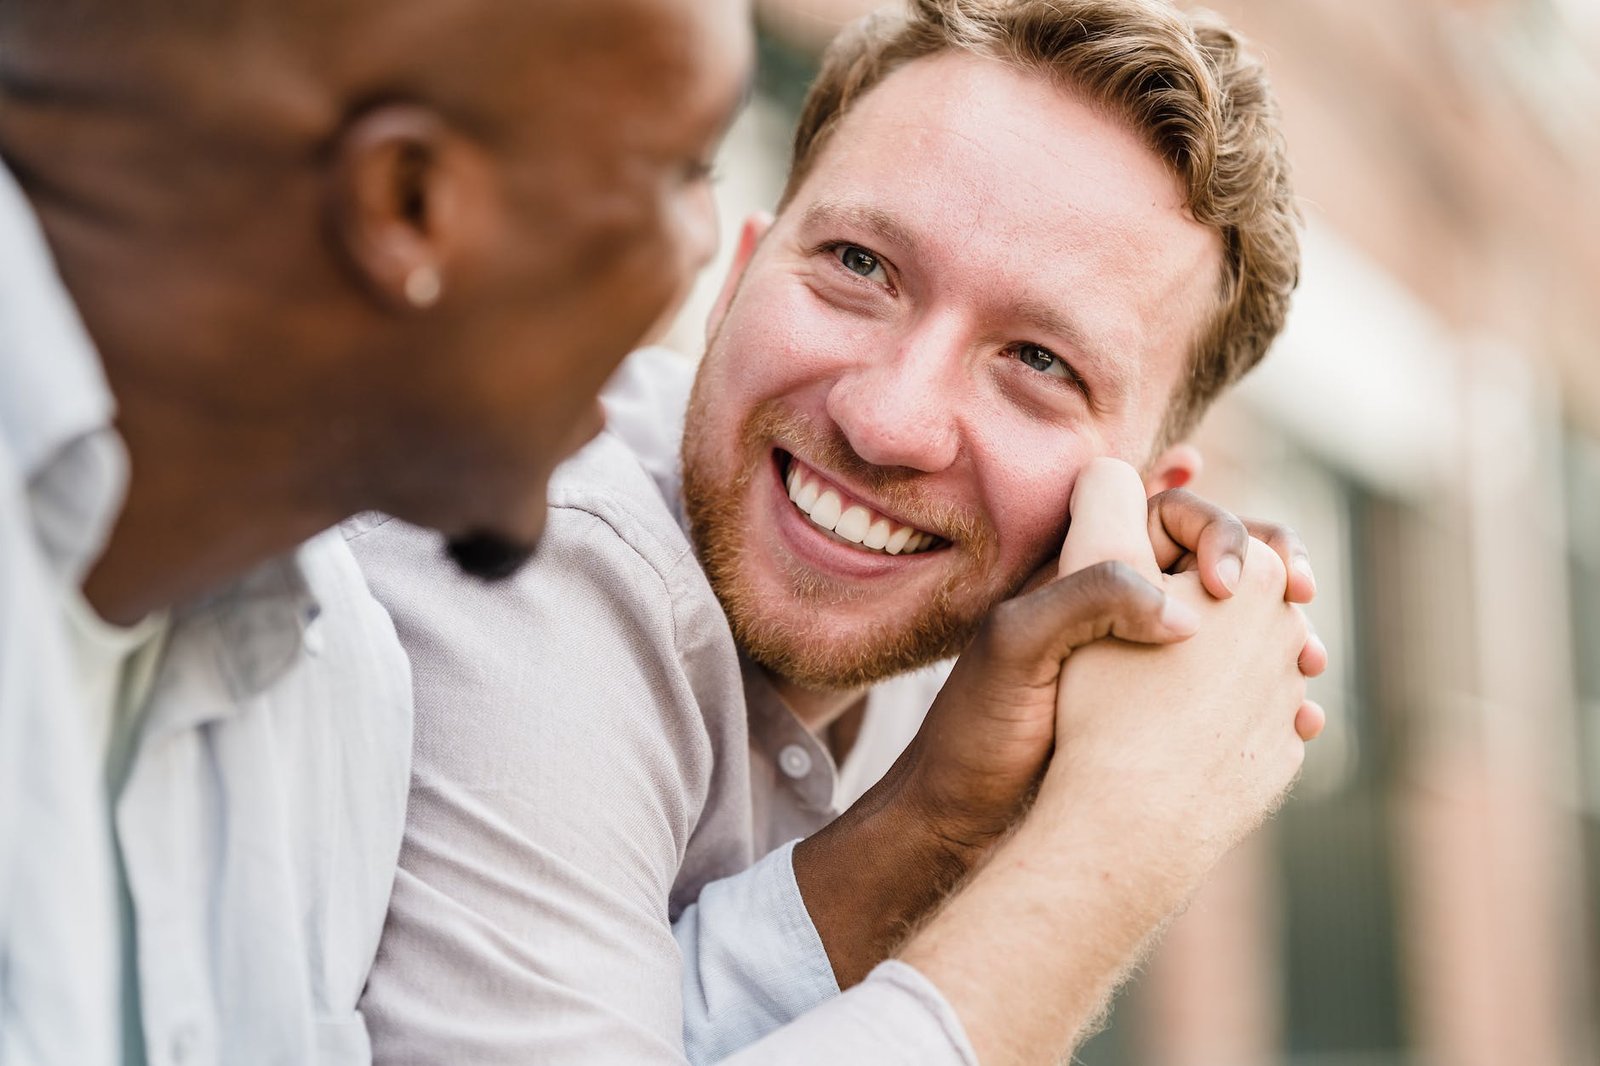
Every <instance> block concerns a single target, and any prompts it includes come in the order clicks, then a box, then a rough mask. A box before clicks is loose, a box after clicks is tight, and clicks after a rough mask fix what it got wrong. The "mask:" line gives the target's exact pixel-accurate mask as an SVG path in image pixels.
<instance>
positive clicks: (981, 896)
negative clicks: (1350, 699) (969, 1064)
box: [900, 782, 1203, 1064]
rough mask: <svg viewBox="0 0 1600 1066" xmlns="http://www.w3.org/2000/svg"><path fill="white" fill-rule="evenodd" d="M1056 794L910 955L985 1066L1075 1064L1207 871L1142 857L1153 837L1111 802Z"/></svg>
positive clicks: (1045, 798) (916, 941)
mask: <svg viewBox="0 0 1600 1066" xmlns="http://www.w3.org/2000/svg"><path fill="white" fill-rule="evenodd" d="M1051 788H1052V786H1051V783H1050V782H1047V783H1046V786H1045V789H1044V790H1043V792H1042V794H1041V799H1040V802H1039V803H1038V804H1036V805H1035V807H1034V809H1033V812H1032V813H1031V814H1030V815H1029V817H1028V819H1027V820H1026V822H1025V823H1024V824H1023V825H1021V826H1020V827H1018V829H1017V831H1016V832H1015V833H1014V834H1013V835H1012V836H1011V837H1009V838H1008V839H1007V840H1005V841H1004V842H1002V843H1001V844H1000V845H999V846H997V847H996V848H995V850H994V852H993V854H992V855H991V856H990V858H989V861H988V862H987V863H986V864H984V865H983V866H982V867H981V868H980V869H979V870H977V872H976V873H974V874H973V876H972V878H971V880H970V881H969V882H968V883H967V884H966V886H965V887H964V888H963V889H962V891H961V892H959V893H958V894H956V895H954V896H952V897H951V898H950V899H949V900H948V901H947V902H946V903H945V905H944V906H943V907H942V908H941V909H940V910H939V911H938V913H937V914H935V915H934V916H933V917H932V918H931V919H930V920H929V921H928V922H927V924H926V925H925V926H924V927H923V928H922V929H921V930H920V931H919V932H918V933H917V934H916V936H914V937H913V938H912V939H911V940H910V941H909V942H908V943H907V944H906V945H905V946H904V948H903V949H902V950H901V951H900V958H901V959H902V960H903V961H904V962H906V963H908V964H909V965H911V966H914V967H915V968H916V969H917V970H918V971H920V972H921V973H922V974H923V975H925V976H926V977H927V978H928V979H929V980H930V981H931V982H932V983H933V984H934V985H935V986H936V987H937V988H938V989H939V990H940V992H941V993H943V995H944V996H945V998H946V999H947V1000H948V1001H949V1003H950V1004H951V1006H952V1007H953V1008H954V1010H955V1012H956V1014H957V1015H958V1016H959V1017H960V1019H961V1021H962V1024H963V1025H964V1026H965V1028H966V1031H967V1035H968V1036H969V1038H970V1039H971V1041H972V1045H973V1047H974V1048H975V1049H976V1050H977V1054H978V1059H979V1061H981V1062H983V1063H985V1064H993V1063H1054V1062H1057V1061H1061V1060H1062V1059H1064V1058H1065V1056H1067V1055H1068V1054H1069V1053H1070V1052H1071V1051H1072V1050H1073V1049H1074V1048H1075V1046H1076V1045H1077V1043H1078V1042H1079V1041H1080V1040H1082V1039H1083V1038H1084V1037H1085V1036H1086V1035H1087V1034H1088V1033H1089V1032H1090V1031H1091V1029H1092V1027H1093V1025H1094V1023H1095V1022H1096V1021H1097V1019H1098V1018H1099V1017H1100V1016H1101V1014H1102V1012H1103V1011H1104V1010H1105V1007H1106V1005H1107V1004H1108V1003H1109V1001H1110V998H1111V995H1112V994H1113V992H1115V990H1116V988H1117V986H1118V985H1119V984H1120V983H1121V981H1122V980H1123V978H1124V977H1125V976H1126V974H1127V973H1128V972H1129V970H1130V969H1131V968H1132V967H1133V965H1134V964H1136V963H1137V961H1138V960H1139V958H1140V957H1141V956H1142V954H1143V952H1144V951H1145V950H1146V948H1147V946H1148V945H1149V944H1150V942H1151V941H1152V940H1153V939H1154V937H1155V936H1156V934H1157V933H1158V932H1159V930H1160V929H1161V927H1162V925H1163V924H1164V922H1165V921H1166V920H1167V918H1168V917H1169V916H1170V915H1171V914H1172V913H1173V912H1175V911H1176V910H1177V909H1179V908H1180V907H1181V906H1182V905H1183V903H1184V901H1185V899H1186V898H1187V895H1188V892H1189V891H1190V890H1191V888H1192V886H1193V884H1195V883H1196V882H1197V881H1198V879H1199V876H1200V872H1203V871H1191V870H1185V869H1181V868H1177V867H1171V866H1165V865H1164V864H1163V863H1162V861H1161V858H1160V855H1159V853H1156V852H1152V851H1150V850H1149V849H1146V848H1144V847H1142V846H1140V847H1138V848H1137V850H1136V849H1135V848H1134V847H1133V846H1131V842H1133V841H1137V840H1138V839H1139V837H1140V835H1141V827H1140V826H1138V825H1136V824H1134V823H1133V822H1132V821H1127V822H1124V821H1121V820H1117V819H1114V818H1111V817H1108V816H1107V810H1106V801H1105V798H1104V797H1091V796H1081V797H1080V796H1074V795H1071V794H1070V793H1069V792H1068V791H1067V790H1066V789H1065V788H1063V789H1061V791H1060V792H1059V793H1056V794H1051ZM1074 810H1077V811H1078V812H1079V816H1078V817H1073V816H1072V812H1073V811H1074ZM1087 810H1094V811H1095V816H1094V817H1093V818H1092V819H1090V818H1084V817H1082V816H1081V815H1082V812H1083V811H1087ZM1146 856H1148V858H1147V857H1146Z"/></svg>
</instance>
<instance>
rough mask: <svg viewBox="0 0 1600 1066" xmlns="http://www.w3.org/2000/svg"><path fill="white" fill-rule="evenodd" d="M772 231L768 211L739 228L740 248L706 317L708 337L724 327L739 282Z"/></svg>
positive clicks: (770, 216)
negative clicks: (769, 231)
mask: <svg viewBox="0 0 1600 1066" xmlns="http://www.w3.org/2000/svg"><path fill="white" fill-rule="evenodd" d="M770 229H772V215H770V214H769V213H767V212H766V211H757V212H755V213H754V214H752V215H751V216H750V217H748V218H746V219H745V220H744V225H742V226H740V227H739V246H738V247H737V248H735V249H734V252H733V261H732V262H730V263H729V264H728V276H727V277H726V278H724V279H723V282H722V291H721V292H719V293H718V294H717V302H716V303H715V304H713V305H712V307H711V314H710V315H708V316H707V317H706V335H707V336H710V335H711V334H713V333H715V332H716V331H717V327H718V326H720V325H722V319H723V316H724V315H726V314H727V313H728V305H729V304H731V303H733V294H734V293H735V292H737V291H738V290H739V281H740V279H741V278H743V277H744V272H745V270H746V269H747V268H748V267H749V266H750V260H751V259H752V258H753V257H754V256H755V254H756V248H758V247H759V246H760V244H761V239H762V238H763V237H765V236H766V235H767V231H768V230H770Z"/></svg>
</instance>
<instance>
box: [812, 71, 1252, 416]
mask: <svg viewBox="0 0 1600 1066" xmlns="http://www.w3.org/2000/svg"><path fill="white" fill-rule="evenodd" d="M819 207H821V208H823V209H824V210H823V212H822V213H823V214H824V215H827V214H831V213H833V212H835V211H842V212H843V213H845V214H854V215H856V216H858V217H859V216H861V215H863V214H865V215H870V216H874V217H876V218H878V219H879V220H880V221H883V222H892V223H893V225H892V226H890V227H888V228H889V230H890V231H891V232H892V233H893V235H894V239H895V241H896V242H897V243H904V242H905V241H906V240H910V241H912V242H914V244H915V260H916V261H915V262H914V263H901V262H899V261H895V265H896V267H897V268H901V269H903V270H905V269H909V270H912V271H918V270H922V271H926V272H927V277H925V278H923V279H921V280H923V281H924V282H925V283H927V284H928V285H929V286H931V287H932V288H936V289H942V290H944V291H945V292H946V293H947V294H948V295H951V296H959V297H960V298H961V299H962V300H963V301H965V302H968V303H973V304H978V305H982V306H986V307H994V308H997V309H1003V308H1014V307H1017V306H1028V307H1036V308H1048V309H1049V310H1050V311H1051V312H1052V313H1053V314H1054V315H1055V316H1056V317H1057V318H1059V319H1066V320H1070V321H1071V322H1072V324H1073V325H1074V327H1075V329H1076V330H1077V331H1078V332H1080V333H1081V334H1083V336H1084V337H1085V338H1086V339H1089V340H1092V342H1093V344H1094V346H1095V347H1096V348H1097V349H1098V350H1099V354H1100V355H1102V356H1104V357H1107V358H1113V359H1123V360H1125V361H1126V360H1135V361H1137V360H1141V359H1142V360H1146V361H1148V359H1151V358H1155V359H1158V360H1164V361H1167V362H1173V361H1174V360H1181V359H1182V358H1184V357H1186V356H1187V352H1188V349H1189V345H1190V343H1191V341H1192V339H1193V336H1194V334H1195V331H1196V330H1197V328H1198V326H1199V324H1200V323H1201V322H1202V321H1203V319H1204V317H1205V316H1206V314H1207V312H1208V311H1209V309H1210V308H1211V307H1212V306H1213V300H1214V293H1215V292H1216V281H1217V278H1218V271H1219V270H1220V265H1221V246H1220V241H1219V239H1218V237H1217V235H1216V234H1215V233H1214V232H1213V231H1212V230H1211V229H1209V228H1208V227H1205V226H1202V225H1200V224H1199V223H1197V222H1195V221H1194V220H1193V219H1192V218H1190V217H1189V216H1188V214H1187V211H1186V209H1185V206H1184V190H1183V187H1182V185H1181V183H1180V182H1179V180H1178V178H1177V176H1176V175H1175V174H1174V173H1172V171H1171V170H1170V169H1169V168H1168V167H1167V166H1166V164H1165V163H1164V162H1163V161H1162V160H1161V159H1160V158H1159V157H1157V156H1156V154H1155V153H1154V152H1153V151H1152V150H1151V149H1150V148H1148V147H1147V146H1146V145H1145V144H1144V142H1143V141H1142V140H1141V139H1140V138H1139V136H1138V135H1137V134H1136V133H1134V132H1133V131H1132V130H1131V129H1129V128H1127V126H1126V125H1125V124H1123V123H1122V122H1120V121H1118V120H1116V119H1115V118H1113V117H1112V116H1110V115H1109V114H1107V113H1106V111H1105V110H1104V109H1102V108H1100V107H1097V106H1095V105H1093V104H1091V103H1089V102H1087V101H1086V100H1084V99H1083V98H1081V97H1079V96H1077V95H1076V94H1073V93H1070V92H1068V91H1066V90H1064V89H1063V88H1061V87H1060V86H1058V85H1056V84H1054V83H1052V82H1051V81H1049V80H1047V79H1046V78H1044V77H1041V76H1038V75H1035V74H1031V73H1028V72H1025V71H1022V70H1019V69H1017V68H1015V67H1013V66H1011V65H1009V64H1006V63H1001V62H999V61H995V60H990V59H985V58H980V57H975V56H968V55H962V54H955V53H946V54H940V55H937V56H933V57H929V58H925V59H920V60H916V61H914V62H912V63H909V64H907V65H906V66H904V67H902V68H900V69H899V70H897V71H895V72H894V73H893V74H891V75H890V76H889V77H887V78H886V79H885V80H884V81H883V82H882V83H881V84H879V85H878V86H876V87H875V88H874V89H873V90H871V91H870V92H869V93H867V94H866V95H865V96H863V97H862V98H861V99H860V100H859V101H857V103H856V104H855V105H854V107H853V108H852V109H851V110H850V111H849V112H847V113H846V114H845V115H844V117H843V118H842V119H841V120H840V123H839V125H838V127H837V129H836V130H835V131H834V133H833V135H832V136H831V137H830V138H829V139H828V141H827V142H826V143H825V144H824V145H823V147H822V149H821V150H820V153H819V157H818V158H817V159H816V160H815V161H814V163H813V165H812V169H811V171H810V173H809V174H808V175H807V177H806V179H805V180H804V182H803V183H802V184H801V186H800V188H799V189H798V190H796V194H795V196H794V198H793V199H792V200H791V202H790V204H789V205H788V206H787V208H786V210H785V213H784V218H783V220H782V223H781V224H782V225H786V226H793V227H801V226H802V224H803V223H804V222H805V220H807V219H808V218H809V219H810V220H812V221H813V222H814V221H815V220H816V219H817V216H818V208H819ZM877 250H879V251H882V252H883V254H885V255H887V256H889V257H890V258H891V259H892V260H893V259H894V256H893V255H892V254H891V253H890V252H889V251H888V250H887V249H877ZM1021 339H1026V338H1021ZM1175 375H1176V366H1174V375H1173V377H1174V380H1175ZM1129 387H1130V389H1131V390H1132V393H1131V395H1132V396H1133V398H1134V400H1140V399H1142V398H1144V397H1143V396H1142V395H1141V394H1143V393H1150V392H1157V393H1159V394H1160V395H1159V400H1160V402H1161V403H1164V401H1165V398H1166V396H1167V395H1169V394H1170V392H1169V391H1162V389H1161V388H1160V387H1155V388H1152V387H1151V386H1150V383H1145V382H1142V381H1140V380H1131V381H1130V382H1129Z"/></svg>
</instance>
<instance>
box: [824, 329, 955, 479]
mask: <svg viewBox="0 0 1600 1066" xmlns="http://www.w3.org/2000/svg"><path fill="white" fill-rule="evenodd" d="M961 363H962V353H961V349H960V346H959V341H958V338H957V337H956V336H955V335H954V331H953V330H950V329H945V330H938V329H931V330H925V331H922V333H921V335H920V336H916V337H912V338H910V339H908V341H907V342H906V343H905V344H903V345H902V346H901V347H900V349H899V350H898V351H895V352H891V353H886V354H882V355H878V356H873V355H870V354H869V355H867V356H865V357H863V358H862V359H861V360H860V361H859V362H857V363H855V364H854V365H852V366H851V367H850V368H849V369H848V370H846V371H845V372H844V373H842V374H841V375H840V376H839V377H838V379H837V380H836V381H835V382H834V384H833V386H832V388H830V389H829V391H828V400H827V411H828V416H829V417H830V418H832V419H833V421H834V424H835V425H837V426H838V427H839V428H840V429H841V430H842V431H843V432H844V435H845V438H846V439H847V440H848V441H849V442H850V446H851V448H853V449H854V450H855V453H856V454H857V455H859V456H860V457H861V458H862V459H865V460H866V461H867V462H869V463H872V464H873V465H875V466H899V467H907V468H910V469H912V470H920V471H922V472H924V473H935V472H937V471H940V470H944V469H946V468H947V467H949V466H950V465H951V464H952V463H954V462H955V461H956V456H957V455H958V454H959V452H960V450H961V434H960V430H959V419H958V418H957V410H958V408H959V406H960V403H961V396H960V390H961V375H960V372H959V371H960V366H961Z"/></svg>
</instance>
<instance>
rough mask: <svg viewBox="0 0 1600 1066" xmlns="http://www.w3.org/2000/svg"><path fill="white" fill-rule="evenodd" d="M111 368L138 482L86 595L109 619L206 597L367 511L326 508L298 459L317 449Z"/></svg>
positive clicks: (281, 430) (286, 431)
mask: <svg viewBox="0 0 1600 1066" xmlns="http://www.w3.org/2000/svg"><path fill="white" fill-rule="evenodd" d="M107 370H108V376H109V377H110V378H111V382H112V390H113V392H114V393H115V395H116V397H117V402H118V407H119V416H118V430H119V432H120V433H121V435H122V438H123V440H124V441H125V443H126V444H127V447H128V453H129V458H130V461H131V475H130V478H129V484H128V495H127V499H126V502H125V503H124V506H123V509H122V512H121V514H120V515H119V516H118V518H117V521H116V523H115V525H114V527H113V529H112V532H111V537H110V539H109V541H108V542H107V545H106V549H105V551H104V553H103V554H102V555H101V557H100V559H99V561H98V562H97V563H96V564H95V566H94V568H93V570H91V572H90V574H89V576H88V578H87V580H86V581H85V582H84V593H85V595H86V596H87V598H88V600H89V602H90V603H91V604H93V605H94V608H95V610H96V611H98V612H99V613H100V615H101V616H102V617H104V618H106V619H107V620H108V621H111V622H115V623H119V624H128V623H132V622H135V621H137V620H139V619H140V618H143V617H144V616H146V615H148V614H149V613H151V612H152V611H156V610H160V609H162V608H164V607H168V606H171V605H174V604H178V603H182V602H184V601H186V600H189V599H192V598H194V597H196V596H200V595H203V594H205V593H206V592H208V591H211V590H213V589H215V588H217V587H219V586H221V585H224V584H226V583H227V582H228V581H230V580H232V579H234V578H236V577H238V576H240V575H241V574H244V573H246V572H247V571H249V570H251V569H253V568H254V567H255V566H257V565H259V564H260V563H262V562H265V561H266V560H268V559H271V558H274V557H277V556H280V555H283V554H285V553H286V552H288V551H291V550H292V549H293V548H294V547H295V546H296V545H298V544H299V543H300V542H301V541H303V540H305V539H306V538H307V537H310V536H312V535H314V534H315V533H317V532H319V531H320V530H322V529H325V528H327V527H328V526H330V525H332V524H334V523H335V522H337V521H338V520H339V519H341V518H342V517H344V514H345V513H347V512H348V511H351V510H355V509H356V508H353V507H352V508H339V507H337V506H334V505H331V504H329V503H327V502H325V500H326V489H325V488H322V489H319V488H318V487H317V486H315V485H312V484H310V483H309V479H307V478H306V477H305V471H304V470H302V469H299V468H298V465H297V464H296V463H294V462H293V461H292V459H293V457H295V456H297V455H300V454H306V452H307V451H310V450H311V449H310V448H309V447H308V446H307V445H306V444H304V443H300V442H297V441H295V440H294V439H292V438H293V429H291V427H288V426H280V427H272V426H267V425H261V426H249V425H245V426H243V427H241V426H240V425H238V424H237V423H235V424H230V420H229V419H228V417H227V415H226V414H224V413H223V412H199V411H194V410H188V409H185V408H184V406H183V404H182V403H180V402H177V401H174V400H172V399H170V398H165V397H151V396H148V395H145V394H144V393H143V392H142V391H141V390H139V389H137V388H129V387H125V383H124V382H119V378H120V377H121V375H119V374H118V373H117V372H116V369H115V364H114V363H112V362H110V361H109V360H108V364H107ZM119 386H124V387H119ZM297 428H298V427H297ZM302 449H305V451H302Z"/></svg>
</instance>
